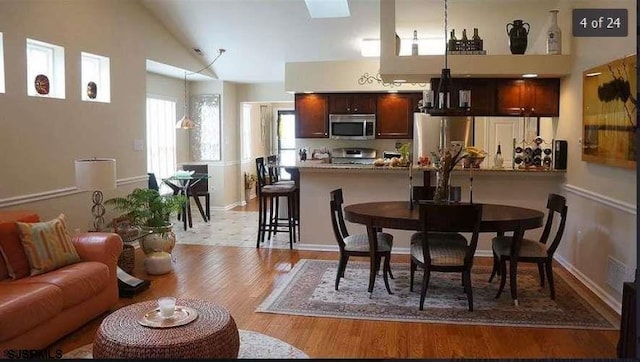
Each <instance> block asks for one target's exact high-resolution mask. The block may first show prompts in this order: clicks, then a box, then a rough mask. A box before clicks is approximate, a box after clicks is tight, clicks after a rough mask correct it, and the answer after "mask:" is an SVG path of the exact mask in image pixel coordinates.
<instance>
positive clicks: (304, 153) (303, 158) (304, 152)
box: [298, 148, 307, 161]
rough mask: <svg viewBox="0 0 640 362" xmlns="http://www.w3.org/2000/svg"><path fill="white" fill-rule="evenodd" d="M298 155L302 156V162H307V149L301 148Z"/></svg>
mask: <svg viewBox="0 0 640 362" xmlns="http://www.w3.org/2000/svg"><path fill="white" fill-rule="evenodd" d="M298 155H300V161H306V160H307V150H306V149H305V148H301V149H300V151H298Z"/></svg>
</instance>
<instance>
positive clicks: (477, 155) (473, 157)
mask: <svg viewBox="0 0 640 362" xmlns="http://www.w3.org/2000/svg"><path fill="white" fill-rule="evenodd" d="M464 152H465V153H466V156H465V157H464V159H463V160H462V167H464V168H480V164H481V163H482V161H484V158H485V157H486V156H487V152H485V150H483V149H480V148H477V147H473V146H469V147H467V148H465V149H464Z"/></svg>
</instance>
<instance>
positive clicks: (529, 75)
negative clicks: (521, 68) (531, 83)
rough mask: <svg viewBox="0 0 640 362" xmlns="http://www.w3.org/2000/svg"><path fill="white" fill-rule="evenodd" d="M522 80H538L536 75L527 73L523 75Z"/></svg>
mask: <svg viewBox="0 0 640 362" xmlns="http://www.w3.org/2000/svg"><path fill="white" fill-rule="evenodd" d="M522 78H538V75H537V74H535V73H527V74H523V75H522Z"/></svg>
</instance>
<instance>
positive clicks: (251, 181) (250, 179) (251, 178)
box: [244, 172, 258, 202]
mask: <svg viewBox="0 0 640 362" xmlns="http://www.w3.org/2000/svg"><path fill="white" fill-rule="evenodd" d="M257 181H258V177H257V176H256V175H254V174H252V173H249V172H245V173H244V199H245V201H246V202H249V200H250V198H251V196H250V195H251V189H253V186H255V184H256V182H257Z"/></svg>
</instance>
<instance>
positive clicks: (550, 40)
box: [547, 10, 562, 54]
mask: <svg viewBox="0 0 640 362" xmlns="http://www.w3.org/2000/svg"><path fill="white" fill-rule="evenodd" d="M549 13H550V14H551V25H550V26H549V29H548V30H547V54H562V32H561V31H560V27H559V26H558V10H550V11H549Z"/></svg>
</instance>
